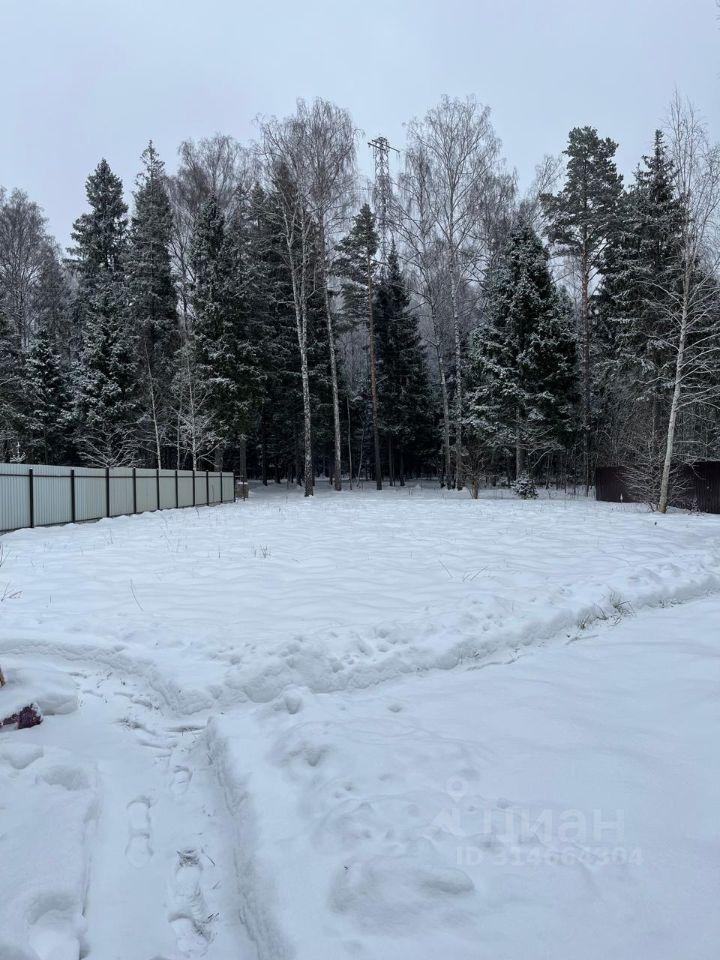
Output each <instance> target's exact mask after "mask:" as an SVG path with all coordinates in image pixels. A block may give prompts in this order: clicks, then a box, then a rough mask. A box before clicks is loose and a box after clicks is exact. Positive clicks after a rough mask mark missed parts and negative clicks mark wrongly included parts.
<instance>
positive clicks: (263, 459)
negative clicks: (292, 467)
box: [260, 404, 268, 487]
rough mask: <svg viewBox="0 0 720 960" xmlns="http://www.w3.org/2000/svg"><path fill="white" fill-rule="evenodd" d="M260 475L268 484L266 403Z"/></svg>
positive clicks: (264, 482) (263, 481)
mask: <svg viewBox="0 0 720 960" xmlns="http://www.w3.org/2000/svg"><path fill="white" fill-rule="evenodd" d="M260 476H261V478H262V483H263V486H264V487H266V486H267V485H268V464H267V424H266V422H265V405H264V404H263V411H262V415H261V417H260Z"/></svg>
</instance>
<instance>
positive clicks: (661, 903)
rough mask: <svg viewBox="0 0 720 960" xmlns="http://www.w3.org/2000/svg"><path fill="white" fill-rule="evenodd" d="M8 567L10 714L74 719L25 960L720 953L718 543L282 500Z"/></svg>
mask: <svg viewBox="0 0 720 960" xmlns="http://www.w3.org/2000/svg"><path fill="white" fill-rule="evenodd" d="M0 544H1V545H2V548H3V553H2V565H1V566H0V664H2V665H3V667H4V668H5V672H6V674H7V676H8V680H9V682H8V685H7V686H6V687H4V688H3V689H2V690H0V713H2V714H3V715H8V714H9V713H11V712H12V710H5V709H2V708H1V707H2V705H7V704H10V703H11V702H12V703H13V705H14V706H15V708H17V704H15V700H17V699H18V698H20V699H25V698H27V699H29V698H31V697H32V698H33V699H35V700H37V701H38V702H39V703H40V705H41V706H43V707H44V709H45V712H47V713H48V714H49V715H48V716H47V717H46V720H45V722H44V723H43V724H41V725H40V726H37V727H34V728H32V729H29V730H22V731H10V730H6V731H2V732H0V867H1V869H0V958H1V960H37V958H40V960H78V958H79V957H86V958H91V960H183V958H188V957H189V958H194V957H202V956H206V957H208V958H209V960H254V958H259V960H282V958H292V957H295V958H298V960H341V958H343V957H348V958H353V957H358V958H363V960H411V958H412V960H425V958H431V957H432V958H435V957H436V956H437V955H438V954H444V955H445V956H447V957H449V958H457V960H471V958H472V960H486V958H487V960H540V958H543V960H545V958H552V960H576V958H577V957H584V958H596V957H597V958H598V960H599V958H607V957H609V956H612V957H614V958H627V960H630V958H632V960H637V958H641V960H644V958H647V960H676V958H677V960H710V958H714V957H715V956H716V951H717V944H718V942H720V920H718V911H717V908H716V900H717V890H718V889H719V888H720V828H719V826H718V820H717V809H718V801H720V751H718V749H717V739H718V732H720V724H719V723H718V721H719V720H720V699H719V698H718V683H719V681H720V518H718V517H708V516H690V515H685V514H680V513H674V514H671V515H668V516H666V517H659V516H657V515H653V514H651V513H648V512H645V511H643V510H641V509H639V508H635V507H631V506H618V505H610V504H598V503H594V502H586V501H585V500H582V499H577V500H574V499H564V498H561V497H555V498H553V499H550V500H541V501H538V502H527V503H525V502H518V501H515V500H509V499H497V498H489V499H481V500H480V501H472V500H470V499H469V498H468V497H467V496H466V495H458V494H448V493H445V494H443V493H441V492H440V491H437V490H432V489H430V490H428V489H419V488H417V487H414V486H413V487H408V488H405V489H396V490H390V491H384V492H383V493H382V494H377V493H375V492H374V491H368V490H365V491H354V492H352V493H349V492H345V493H343V494H342V495H340V496H336V495H334V494H333V493H332V492H330V491H326V490H323V489H321V490H320V491H319V495H318V496H317V497H316V498H315V499H314V500H312V501H305V500H303V499H302V497H300V496H298V495H297V494H296V492H295V491H290V492H288V491H286V490H285V488H280V489H277V488H271V489H270V490H268V491H262V490H261V491H257V492H255V493H254V496H253V498H252V499H251V500H250V501H249V502H247V503H238V504H235V505H232V504H231V505H226V506H221V507H214V508H210V509H208V508H200V509H198V510H183V511H166V512H162V513H158V514H145V515H142V516H135V517H129V518H118V519H115V520H109V521H100V522H99V523H97V524H90V525H84V526H74V527H70V526H68V527H59V528H53V529H45V530H34V531H21V532H17V533H15V534H11V535H8V536H5V537H3V538H0ZM73 688H74V689H73ZM76 695H77V697H78V701H77V704H79V705H77V704H76V699H75V697H76ZM76 705H77V709H74V708H75V707H76ZM0 719H1V718H0Z"/></svg>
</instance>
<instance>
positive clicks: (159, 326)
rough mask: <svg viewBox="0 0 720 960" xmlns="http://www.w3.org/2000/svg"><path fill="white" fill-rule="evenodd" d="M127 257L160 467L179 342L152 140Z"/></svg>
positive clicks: (168, 215)
mask: <svg viewBox="0 0 720 960" xmlns="http://www.w3.org/2000/svg"><path fill="white" fill-rule="evenodd" d="M142 160H143V164H144V168H145V169H144V170H143V172H142V173H141V174H140V176H139V177H138V181H137V190H136V192H135V212H134V214H133V218H132V224H131V229H130V243H129V251H128V258H127V286H128V308H129V321H130V324H131V327H132V330H133V334H134V337H135V339H136V342H137V345H138V354H139V356H138V362H139V367H140V370H141V371H142V382H143V386H144V394H145V402H144V411H143V415H142V425H143V433H145V434H147V441H146V442H147V443H148V446H149V447H150V448H151V449H152V451H153V454H154V459H155V462H156V465H157V466H158V467H160V466H162V458H163V457H162V451H163V447H164V445H165V444H166V443H167V439H168V434H169V431H170V425H171V419H172V413H171V407H170V402H169V401H170V384H171V381H172V377H173V373H174V368H173V357H174V355H175V352H176V350H177V348H178V346H179V339H178V318H177V294H176V291H175V286H174V284H173V279H172V270H171V259H170V241H171V232H172V212H171V208H170V199H169V197H168V192H167V189H166V185H165V170H164V165H163V163H162V161H161V160H160V158H159V157H158V155H157V151H156V150H155V148H154V147H153V144H152V141H150V143H149V144H148V146H147V148H146V149H145V151H144V152H143V154H142Z"/></svg>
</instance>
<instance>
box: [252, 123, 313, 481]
mask: <svg viewBox="0 0 720 960" xmlns="http://www.w3.org/2000/svg"><path fill="white" fill-rule="evenodd" d="M261 129H262V151H263V157H264V161H265V170H266V176H267V179H268V181H269V183H270V186H271V188H272V191H273V194H274V196H275V199H276V201H277V228H278V231H279V234H280V236H281V237H282V239H283V244H284V248H285V251H286V264H287V268H288V272H289V276H290V283H291V287H292V295H293V310H294V315H295V329H296V333H297V341H298V350H299V353H300V374H301V380H302V397H303V439H304V445H305V457H304V461H305V467H304V473H305V496H306V497H311V496H312V495H313V487H314V469H313V455H312V407H311V397H310V369H309V362H308V297H309V296H310V293H311V284H312V279H313V278H312V260H313V244H314V240H315V238H314V233H315V232H316V231H315V228H314V224H313V219H312V215H311V211H310V208H309V201H308V196H309V177H308V165H307V143H306V137H307V131H306V129H305V127H304V125H303V124H302V123H301V122H299V121H298V120H297V118H295V117H290V118H288V119H286V120H277V119H275V118H272V119H270V120H266V121H264V122H263V123H262V125H261Z"/></svg>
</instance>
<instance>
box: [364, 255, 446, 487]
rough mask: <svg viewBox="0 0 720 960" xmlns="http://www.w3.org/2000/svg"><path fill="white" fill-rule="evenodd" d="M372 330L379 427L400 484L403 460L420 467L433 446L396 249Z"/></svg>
mask: <svg viewBox="0 0 720 960" xmlns="http://www.w3.org/2000/svg"><path fill="white" fill-rule="evenodd" d="M375 330H376V338H377V363H378V394H379V417H380V428H381V430H382V433H383V434H384V435H385V437H386V438H387V439H388V471H389V475H390V478H391V482H392V481H393V478H394V476H395V456H397V463H398V467H399V479H400V484H401V485H403V484H404V482H405V470H406V467H407V462H406V461H407V460H408V459H409V458H410V457H412V456H414V457H415V458H416V461H417V462H419V463H422V461H423V459H424V458H425V457H427V456H428V454H429V453H430V451H431V450H432V447H433V446H434V444H433V439H434V437H433V434H434V412H433V402H432V398H431V394H430V384H429V380H428V372H427V362H426V359H425V352H424V349H423V346H422V342H421V339H420V333H419V331H418V325H417V318H416V317H415V315H414V314H413V312H412V311H411V309H410V297H409V295H408V292H407V286H406V284H405V280H404V278H403V275H402V273H401V271H400V263H399V260H398V255H397V251H396V249H395V247H394V245H393V247H392V248H391V250H390V254H389V256H388V265H387V271H386V273H385V274H384V276H383V277H382V279H381V281H380V283H379V285H378V288H377V293H376V297H375Z"/></svg>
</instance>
